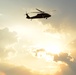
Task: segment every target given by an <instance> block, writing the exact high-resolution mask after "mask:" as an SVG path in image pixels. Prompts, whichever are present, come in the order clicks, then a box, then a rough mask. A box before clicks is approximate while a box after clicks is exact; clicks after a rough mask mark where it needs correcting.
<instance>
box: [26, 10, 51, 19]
mask: <svg viewBox="0 0 76 75" xmlns="http://www.w3.org/2000/svg"><path fill="white" fill-rule="evenodd" d="M36 10H38V11H39V12H32V13H38V14H37V15H35V16H32V17H30V16H29V15H28V13H26V18H27V19H40V18H46V19H47V18H49V17H51V15H50V14H48V13H45V12H44V11H41V10H39V9H36Z"/></svg>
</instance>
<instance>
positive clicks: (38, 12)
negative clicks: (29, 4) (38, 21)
mask: <svg viewBox="0 0 76 75" xmlns="http://www.w3.org/2000/svg"><path fill="white" fill-rule="evenodd" d="M31 13H40V12H31Z"/></svg>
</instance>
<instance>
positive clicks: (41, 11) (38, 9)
mask: <svg viewBox="0 0 76 75" xmlns="http://www.w3.org/2000/svg"><path fill="white" fill-rule="evenodd" d="M36 10H38V11H39V12H44V11H41V10H39V9H37V8H36Z"/></svg>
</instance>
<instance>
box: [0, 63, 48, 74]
mask: <svg viewBox="0 0 76 75" xmlns="http://www.w3.org/2000/svg"><path fill="white" fill-rule="evenodd" d="M0 73H4V74H5V75H43V74H41V73H39V72H37V71H32V70H31V69H28V68H26V67H24V66H16V65H11V64H7V63H0ZM44 75H49V74H44Z"/></svg>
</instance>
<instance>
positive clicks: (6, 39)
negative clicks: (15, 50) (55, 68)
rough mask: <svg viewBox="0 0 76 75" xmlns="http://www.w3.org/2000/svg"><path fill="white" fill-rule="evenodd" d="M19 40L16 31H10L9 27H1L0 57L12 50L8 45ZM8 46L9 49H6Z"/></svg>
mask: <svg viewBox="0 0 76 75" xmlns="http://www.w3.org/2000/svg"><path fill="white" fill-rule="evenodd" d="M15 42H17V36H16V33H15V32H10V31H9V29H8V28H4V29H0V59H1V58H4V57H6V56H7V55H8V53H9V52H10V51H11V49H10V50H9V48H10V47H9V48H7V47H8V46H11V45H13V44H14V43H15ZM6 48H7V49H6Z"/></svg>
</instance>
